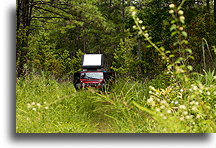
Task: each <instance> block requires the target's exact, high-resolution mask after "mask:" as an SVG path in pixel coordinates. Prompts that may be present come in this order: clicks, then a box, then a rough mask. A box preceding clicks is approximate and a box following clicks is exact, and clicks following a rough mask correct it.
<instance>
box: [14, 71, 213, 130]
mask: <svg viewBox="0 0 216 148" xmlns="http://www.w3.org/2000/svg"><path fill="white" fill-rule="evenodd" d="M210 73H211V74H213V72H208V73H205V74H204V75H202V76H201V77H202V78H199V77H200V75H198V76H194V75H193V76H192V77H191V84H192V85H188V84H187V85H185V86H181V87H179V86H175V85H174V84H170V83H166V82H163V80H161V76H158V77H156V78H155V79H153V80H149V81H146V83H141V82H135V81H133V80H129V79H123V80H122V79H121V80H117V81H116V83H115V84H114V85H113V87H112V89H111V90H110V91H107V92H106V91H105V92H101V91H98V90H94V89H90V90H79V91H76V90H75V89H74V87H73V84H72V83H70V82H64V83H57V82H56V81H55V80H49V79H46V78H45V77H43V76H31V77H28V78H26V79H19V80H18V81H17V86H16V89H17V92H16V132H17V133H206V132H208V133H209V132H210V133H213V132H215V116H216V111H215V105H216V102H215V95H216V89H215V85H214V84H215V79H216V78H215V74H214V75H213V76H212V75H211V76H209V75H210ZM195 82H196V83H195ZM161 86H162V87H161Z"/></svg>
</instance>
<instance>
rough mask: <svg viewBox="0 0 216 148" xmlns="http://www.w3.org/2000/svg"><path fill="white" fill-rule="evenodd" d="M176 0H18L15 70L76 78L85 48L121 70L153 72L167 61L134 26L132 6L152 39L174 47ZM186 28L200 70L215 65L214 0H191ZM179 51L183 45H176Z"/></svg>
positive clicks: (22, 74)
mask: <svg viewBox="0 0 216 148" xmlns="http://www.w3.org/2000/svg"><path fill="white" fill-rule="evenodd" d="M171 3H174V4H176V5H178V4H179V3H180V2H179V1H177V0H169V1H168V0H76V1H72V0H40V1H38V0H17V3H16V31H17V33H16V75H17V77H25V76H27V75H29V74H32V73H33V74H41V73H45V74H47V75H49V76H52V77H54V78H56V79H62V78H66V79H68V78H72V77H73V74H74V73H75V72H77V71H79V70H80V68H81V56H82V55H83V54H84V53H102V54H104V56H105V68H106V69H107V70H113V71H115V72H117V74H118V75H119V76H130V77H133V78H139V79H142V78H146V77H148V78H152V77H154V76H155V75H157V74H160V73H161V71H163V69H164V67H165V66H166V65H165V64H163V63H162V62H161V61H162V60H161V57H160V56H159V55H158V53H157V52H155V51H154V49H153V47H152V46H151V45H149V44H148V43H147V42H146V41H145V40H144V38H143V37H142V36H141V35H139V34H138V33H137V31H136V30H135V29H134V28H133V25H134V20H133V19H132V17H131V14H130V13H129V10H128V7H129V6H135V7H136V8H137V9H138V16H139V18H140V20H141V21H142V23H143V25H144V26H145V27H146V28H147V30H149V32H148V33H149V34H150V36H151V38H152V41H153V42H154V43H156V44H157V45H158V46H163V47H165V48H166V49H169V50H170V51H173V50H175V49H174V45H173V40H175V36H171V35H170V34H171V32H170V21H171V18H170V15H169V13H168V11H169V4H171ZM183 10H184V16H185V18H186V19H185V26H184V29H185V30H186V32H187V36H188V45H187V46H188V48H190V49H192V51H193V57H194V60H192V61H191V65H192V66H193V67H194V70H195V71H198V72H200V71H202V70H203V69H205V70H207V69H214V68H215V53H214V50H215V45H216V39H215V37H216V34H215V32H216V15H215V10H216V7H215V0H188V1H186V3H185V4H184V6H183ZM177 53H178V51H177Z"/></svg>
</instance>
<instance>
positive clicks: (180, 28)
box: [179, 27, 184, 92]
mask: <svg viewBox="0 0 216 148" xmlns="http://www.w3.org/2000/svg"><path fill="white" fill-rule="evenodd" d="M179 30H181V31H183V30H184V28H183V27H179ZM181 90H182V92H183V89H181Z"/></svg>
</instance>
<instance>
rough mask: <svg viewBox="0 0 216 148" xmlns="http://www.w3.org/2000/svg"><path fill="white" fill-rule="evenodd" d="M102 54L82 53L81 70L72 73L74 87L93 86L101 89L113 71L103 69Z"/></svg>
mask: <svg viewBox="0 0 216 148" xmlns="http://www.w3.org/2000/svg"><path fill="white" fill-rule="evenodd" d="M103 61H104V58H103V55H102V54H85V55H83V61H82V68H83V70H82V71H80V72H77V73H75V74H74V85H75V88H76V89H80V88H87V87H94V88H98V89H103V88H105V87H106V86H107V83H108V81H109V80H110V79H111V78H112V77H113V75H114V73H112V72H107V71H105V70H104V68H103V67H104V65H103Z"/></svg>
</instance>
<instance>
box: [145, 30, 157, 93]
mask: <svg viewBox="0 0 216 148" xmlns="http://www.w3.org/2000/svg"><path fill="white" fill-rule="evenodd" d="M144 36H145V37H148V36H149V34H148V33H145V34H144ZM156 94H158V92H156Z"/></svg>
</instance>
